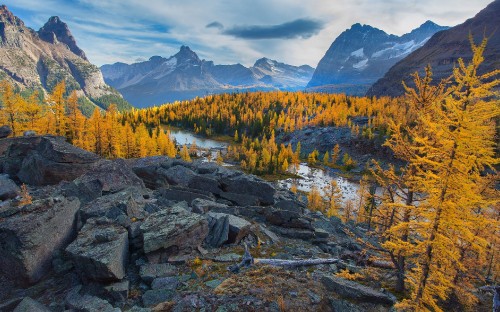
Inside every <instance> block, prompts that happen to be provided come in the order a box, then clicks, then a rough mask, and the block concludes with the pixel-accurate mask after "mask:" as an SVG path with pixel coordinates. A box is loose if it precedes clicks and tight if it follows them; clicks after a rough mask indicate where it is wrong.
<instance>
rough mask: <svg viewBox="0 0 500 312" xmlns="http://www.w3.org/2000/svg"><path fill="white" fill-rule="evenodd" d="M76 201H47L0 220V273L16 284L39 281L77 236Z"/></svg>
mask: <svg viewBox="0 0 500 312" xmlns="http://www.w3.org/2000/svg"><path fill="white" fill-rule="evenodd" d="M79 208H80V201H79V200H78V199H77V198H64V197H56V198H48V199H44V200H39V201H36V202H33V203H32V204H30V205H27V206H24V207H23V208H20V210H19V212H18V213H16V214H13V215H11V216H9V217H8V218H6V219H3V220H0V270H2V271H3V273H4V274H5V275H6V276H7V277H9V278H11V279H12V280H13V281H16V282H18V283H19V284H23V285H26V284H31V283H35V282H37V281H39V280H40V279H41V278H42V277H43V276H44V275H45V274H47V273H48V271H49V269H50V265H51V260H52V256H53V255H54V252H55V251H56V250H57V249H60V248H64V247H65V246H66V244H68V243H69V242H70V241H71V240H72V239H73V238H74V237H75V236H76V224H75V223H76V222H75V219H76V214H77V212H78V209H79Z"/></svg>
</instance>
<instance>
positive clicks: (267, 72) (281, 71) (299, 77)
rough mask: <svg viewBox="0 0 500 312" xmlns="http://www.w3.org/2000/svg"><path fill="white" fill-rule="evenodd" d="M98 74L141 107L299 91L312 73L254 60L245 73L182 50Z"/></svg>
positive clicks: (106, 67)
mask: <svg viewBox="0 0 500 312" xmlns="http://www.w3.org/2000/svg"><path fill="white" fill-rule="evenodd" d="M101 71H102V73H103V75H104V79H105V81H106V83H108V84H109V85H111V86H113V87H115V88H116V89H118V90H119V91H120V92H121V93H122V94H123V96H124V97H125V99H127V100H128V101H130V102H131V103H132V104H134V105H135V106H137V107H144V106H151V105H154V104H162V103H165V102H169V101H176V100H184V99H191V98H193V97H196V96H203V95H206V94H211V93H221V92H232V91H233V92H234V91H238V90H292V91H293V90H299V89H303V88H304V87H305V86H306V84H307V83H308V81H309V80H310V79H311V76H312V74H313V72H314V68H312V67H310V66H307V65H303V66H299V67H297V66H292V65H287V64H284V63H280V62H277V61H274V60H270V59H267V58H261V59H259V60H257V61H256V62H255V64H254V65H253V66H252V67H250V68H248V67H245V66H243V65H241V64H233V65H214V63H213V62H212V61H206V60H200V58H199V57H198V55H197V54H196V53H195V52H193V51H192V50H191V49H190V48H189V47H187V46H182V47H181V48H180V50H179V52H178V53H177V54H175V55H173V56H171V57H169V58H164V57H161V56H153V57H151V58H150V59H149V60H147V61H144V62H139V63H134V64H130V65H129V64H125V63H115V64H112V65H103V66H102V67H101Z"/></svg>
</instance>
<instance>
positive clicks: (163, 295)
mask: <svg viewBox="0 0 500 312" xmlns="http://www.w3.org/2000/svg"><path fill="white" fill-rule="evenodd" d="M174 296H175V292H174V291H172V290H169V289H153V290H148V291H146V292H145V293H144V295H142V303H143V305H144V306H145V307H154V306H156V305H158V304H160V303H163V302H167V301H170V300H172V299H173V298H174Z"/></svg>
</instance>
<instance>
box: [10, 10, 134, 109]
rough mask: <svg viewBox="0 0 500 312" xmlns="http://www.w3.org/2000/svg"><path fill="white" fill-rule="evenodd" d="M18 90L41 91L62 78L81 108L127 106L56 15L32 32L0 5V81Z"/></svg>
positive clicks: (50, 87) (46, 90)
mask: <svg viewBox="0 0 500 312" xmlns="http://www.w3.org/2000/svg"><path fill="white" fill-rule="evenodd" d="M2 79H7V80H9V81H10V82H11V83H13V84H14V85H16V86H17V87H19V88H21V89H26V88H28V89H39V90H41V91H42V92H44V93H45V94H47V92H51V91H52V88H53V87H54V86H55V85H56V84H57V83H58V82H59V81H61V80H62V79H64V80H65V81H66V87H67V89H68V91H71V90H77V91H78V93H79V95H80V96H81V97H82V99H81V101H80V103H81V107H82V110H83V111H84V112H85V113H87V114H88V113H89V112H90V111H91V110H93V108H95V106H96V105H97V106H100V107H102V108H106V107H107V106H108V105H109V103H110V102H113V103H116V104H118V105H119V108H120V109H126V108H130V107H131V106H130V104H128V103H127V102H126V101H124V100H123V98H122V96H121V95H120V94H119V93H118V92H117V91H116V90H114V89H113V88H111V87H110V86H108V85H107V84H106V83H105V82H104V79H103V77H102V74H101V71H100V70H99V68H98V67H97V66H95V65H92V64H91V63H90V62H89V61H88V59H87V57H86V56H85V53H84V52H83V51H82V50H81V49H80V48H79V47H78V46H77V44H76V41H75V38H74V37H73V36H72V34H71V32H70V31H69V29H68V26H67V25H66V24H65V23H64V22H62V21H61V20H60V19H59V18H58V17H57V16H53V17H51V18H50V19H49V20H48V22H47V23H46V24H45V25H44V26H43V27H42V28H40V30H39V31H38V32H37V31H34V30H33V29H31V28H28V27H26V26H25V25H24V23H23V21H22V20H21V19H19V18H18V17H16V16H14V15H13V14H12V13H11V12H10V11H9V10H8V9H7V7H6V6H5V5H2V6H0V80H2Z"/></svg>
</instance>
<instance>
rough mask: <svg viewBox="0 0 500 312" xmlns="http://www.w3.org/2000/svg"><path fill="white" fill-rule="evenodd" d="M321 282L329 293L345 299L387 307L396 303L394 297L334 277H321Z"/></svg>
mask: <svg viewBox="0 0 500 312" xmlns="http://www.w3.org/2000/svg"><path fill="white" fill-rule="evenodd" d="M321 282H322V283H323V285H325V287H326V288H327V289H328V290H329V291H333V292H335V293H336V294H338V295H339V296H341V297H344V298H348V299H352V300H357V301H363V302H369V303H379V304H387V305H393V304H394V303H395V302H396V300H395V298H394V296H392V295H387V294H385V293H382V292H380V291H377V290H375V289H372V288H370V287H366V286H364V285H361V284H358V283H356V282H353V281H348V280H346V279H343V278H340V277H336V276H333V275H324V276H323V277H321Z"/></svg>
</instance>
